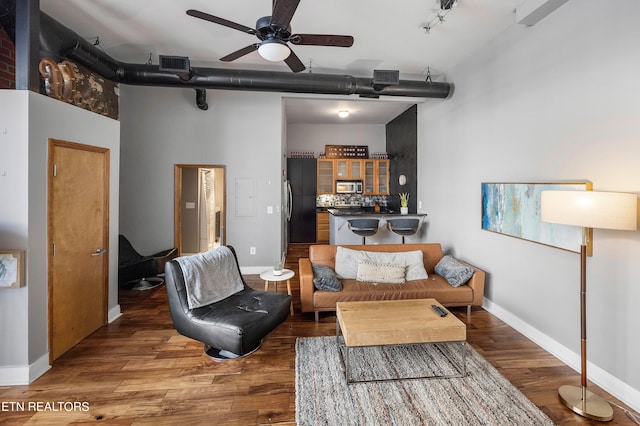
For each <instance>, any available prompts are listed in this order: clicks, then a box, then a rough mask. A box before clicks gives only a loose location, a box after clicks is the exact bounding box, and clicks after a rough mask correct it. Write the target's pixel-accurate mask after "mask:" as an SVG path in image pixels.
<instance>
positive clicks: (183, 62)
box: [159, 55, 190, 73]
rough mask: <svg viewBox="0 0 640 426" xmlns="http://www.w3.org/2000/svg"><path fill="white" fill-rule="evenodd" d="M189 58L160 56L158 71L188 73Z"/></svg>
mask: <svg viewBox="0 0 640 426" xmlns="http://www.w3.org/2000/svg"><path fill="white" fill-rule="evenodd" d="M189 69H190V65H189V57H188V56H163V55H160V65H159V70H160V71H166V72H175V73H189Z"/></svg>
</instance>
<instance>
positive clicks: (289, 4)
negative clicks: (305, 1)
mask: <svg viewBox="0 0 640 426" xmlns="http://www.w3.org/2000/svg"><path fill="white" fill-rule="evenodd" d="M298 4H300V0H276V1H275V3H274V5H273V12H271V25H277V26H280V27H283V28H288V27H289V23H290V22H291V18H293V14H294V13H296V9H297V8H298Z"/></svg>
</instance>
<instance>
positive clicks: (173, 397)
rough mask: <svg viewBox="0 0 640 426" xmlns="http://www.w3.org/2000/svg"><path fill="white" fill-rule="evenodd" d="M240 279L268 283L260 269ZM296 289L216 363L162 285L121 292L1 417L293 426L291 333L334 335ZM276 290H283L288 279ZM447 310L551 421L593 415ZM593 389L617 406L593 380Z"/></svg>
mask: <svg viewBox="0 0 640 426" xmlns="http://www.w3.org/2000/svg"><path fill="white" fill-rule="evenodd" d="M307 247H308V246H307V245H298V244H294V245H291V246H290V250H289V256H288V257H287V265H286V267H287V268H289V269H292V270H294V271H296V275H297V270H298V267H297V265H298V264H297V262H298V258H299V257H301V256H306V253H307V250H308V249H307ZM245 278H246V279H247V282H248V283H249V284H250V285H251V286H252V287H255V288H258V289H260V288H262V289H264V283H263V282H262V281H261V280H260V278H259V277H258V276H257V275H250V276H246V277H245ZM292 287H293V293H294V302H295V307H296V314H295V315H294V316H293V317H291V318H290V319H288V320H287V321H286V322H285V323H283V324H282V325H281V326H280V327H279V328H278V329H276V330H275V331H274V332H273V333H272V334H271V335H270V336H268V337H267V338H266V339H265V340H264V342H263V345H262V347H261V348H260V349H259V350H258V351H256V352H255V353H254V354H252V355H250V356H248V357H246V358H243V359H239V360H233V361H226V362H222V363H219V362H214V361H212V360H210V359H209V358H208V357H207V356H206V355H204V354H203V350H202V344H200V343H198V342H195V341H193V340H190V339H187V338H185V337H182V336H180V335H178V334H177V333H176V331H175V330H174V328H173V326H172V323H171V318H170V316H169V311H168V307H167V297H166V290H165V286H164V285H163V286H161V287H158V288H156V289H152V290H147V291H123V292H121V294H120V305H121V309H122V312H123V315H122V317H120V318H119V319H118V320H116V321H114V322H113V323H112V324H109V325H107V326H105V327H102V328H101V329H99V330H98V331H96V332H95V333H93V334H92V335H91V336H90V337H89V338H87V339H86V340H84V341H83V342H81V343H80V344H78V345H77V346H76V347H75V348H73V349H72V350H70V351H69V352H68V353H66V354H65V355H63V356H62V357H61V358H59V359H58V360H56V361H55V362H54V363H53V366H52V368H51V370H49V371H48V372H47V373H46V374H44V375H43V376H42V377H40V378H38V379H37V380H36V381H34V382H33V383H32V384H31V385H28V386H0V424H3V425H4V424H8V425H13V424H16V425H21V424H38V425H40V424H45V425H57V424H82V423H97V422H100V423H105V424H116V425H144V424H155V425H165V424H180V425H184V424H192V425H200V424H214V425H243V426H244V425H255V424H291V425H293V424H295V382H294V368H295V365H294V363H295V349H294V348H295V340H296V338H297V337H302V336H305V337H306V336H328V335H333V334H334V333H335V315H332V314H324V315H322V316H321V320H320V322H319V323H315V322H314V319H313V315H312V314H304V315H303V314H300V311H299V309H300V308H299V297H298V296H296V295H297V294H298V288H299V282H298V280H297V278H294V280H292ZM278 291H281V292H285V291H286V285H284V284H282V283H281V284H280V285H279V287H278ZM451 310H452V312H453V313H454V314H455V315H456V316H458V317H459V318H460V319H461V320H462V321H464V322H466V323H467V325H468V341H469V343H470V344H471V345H472V346H473V347H474V348H475V349H476V350H477V351H478V352H479V353H480V354H482V355H483V356H484V357H485V358H486V359H488V360H489V361H490V362H491V364H493V365H494V366H495V367H496V368H497V369H498V370H499V371H500V372H501V373H502V374H503V375H504V376H505V377H507V378H508V379H509V380H510V381H511V383H513V384H514V385H515V386H517V387H518V388H519V389H520V390H521V391H522V392H523V393H524V394H525V395H526V396H527V397H528V398H529V399H531V400H532V401H533V402H534V403H535V404H536V405H537V406H538V407H540V408H541V409H542V410H543V411H544V412H545V413H546V414H547V415H548V416H549V417H551V418H552V419H553V420H554V421H555V422H556V423H557V424H560V425H576V424H583V425H587V424H596V423H598V422H592V421H589V420H586V419H584V418H582V417H579V416H577V415H575V414H573V413H572V412H571V411H569V410H568V409H566V408H564V406H563V405H562V403H561V402H560V401H559V400H558V396H557V388H558V387H559V386H560V385H562V384H575V385H579V383H580V377H579V375H578V374H577V373H576V372H575V371H573V370H572V369H571V368H569V367H567V366H565V365H564V364H563V363H562V362H560V361H559V360H557V359H556V358H554V357H553V356H551V355H549V354H548V353H547V352H545V351H544V350H542V349H541V348H539V347H538V346H536V345H535V344H534V343H532V342H531V341H529V340H528V339H526V338H525V337H524V336H522V335H521V334H519V333H518V332H516V331H515V330H514V329H512V328H511V327H509V326H507V325H506V324H505V323H503V322H502V321H500V320H499V319H497V318H495V317H494V316H492V315H491V314H489V313H488V312H486V311H484V310H483V309H480V308H474V309H473V312H472V315H471V318H467V317H466V314H465V309H464V308H452V309H451ZM590 390H591V391H594V392H596V393H598V394H600V395H602V396H604V397H606V398H607V399H609V400H610V401H613V402H615V403H616V404H621V403H620V402H619V401H617V400H615V399H614V398H612V397H611V396H610V395H608V394H606V393H605V392H603V391H602V390H600V389H599V388H597V387H596V386H593V385H591V387H590ZM29 402H31V403H32V404H33V403H40V404H41V405H40V408H41V409H42V410H41V411H37V412H36V411H34V408H35V407H33V406H32V407H31V410H30V411H29V410H28V409H29V408H30V407H29V405H28V403H29ZM74 402H75V403H78V404H77V405H78V409H76V410H73V409H72V408H73V403H74ZM19 403H22V404H24V406H25V410H26V411H21V410H19V409H18V408H19V406H18V405H16V404H19ZM2 404H4V405H2ZM7 404H11V405H7ZM45 404H48V405H45ZM12 407H13V409H12ZM614 416H615V417H614V420H613V422H610V423H609V424H620V425H633V424H635V423H634V422H633V421H632V420H631V419H630V418H629V417H628V416H627V415H625V413H624V412H623V411H622V410H621V409H620V408H618V407H614Z"/></svg>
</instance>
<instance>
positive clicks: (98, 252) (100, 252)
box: [91, 247, 107, 256]
mask: <svg viewBox="0 0 640 426" xmlns="http://www.w3.org/2000/svg"><path fill="white" fill-rule="evenodd" d="M106 252H107V250H105V249H104V248H102V247H100V248H98V249H96V252H95V253H92V254H91V256H100V255H101V254H105V253H106Z"/></svg>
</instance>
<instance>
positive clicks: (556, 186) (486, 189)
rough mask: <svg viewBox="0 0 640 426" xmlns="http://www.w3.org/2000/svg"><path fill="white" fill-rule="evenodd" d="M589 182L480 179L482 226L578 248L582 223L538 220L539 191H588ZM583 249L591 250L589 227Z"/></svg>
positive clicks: (535, 239)
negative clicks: (494, 180)
mask: <svg viewBox="0 0 640 426" xmlns="http://www.w3.org/2000/svg"><path fill="white" fill-rule="evenodd" d="M591 189H592V184H591V182H586V181H585V182H542V183H506V182H503V183H482V229H484V230H486V231H491V232H496V233H499V234H504V235H508V236H511V237H516V238H521V239H524V240H529V241H533V242H536V243H540V244H545V245H548V246H552V247H557V248H561V249H563V250H569V251H573V252H579V251H580V245H581V244H582V227H579V226H571V225H559V224H555V223H547V222H542V220H541V219H540V193H541V192H542V191H553V190H556V191H560V190H562V191H572V190H575V191H590V190H591ZM587 253H588V254H589V255H590V254H591V229H588V238H587Z"/></svg>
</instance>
